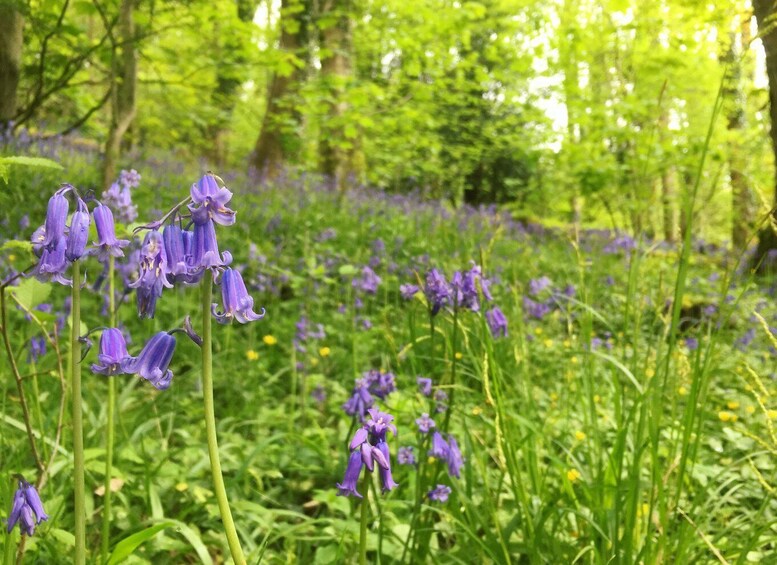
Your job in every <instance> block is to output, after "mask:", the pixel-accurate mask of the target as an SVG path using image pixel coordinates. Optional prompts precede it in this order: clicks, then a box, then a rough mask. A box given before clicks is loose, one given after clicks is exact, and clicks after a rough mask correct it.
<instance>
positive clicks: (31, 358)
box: [27, 336, 46, 363]
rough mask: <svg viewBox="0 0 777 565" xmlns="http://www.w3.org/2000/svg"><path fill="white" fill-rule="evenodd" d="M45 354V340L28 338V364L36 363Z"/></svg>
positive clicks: (40, 337)
mask: <svg viewBox="0 0 777 565" xmlns="http://www.w3.org/2000/svg"><path fill="white" fill-rule="evenodd" d="M45 354H46V338H45V337H43V336H38V337H32V338H30V351H29V353H28V354H27V362H28V363H36V362H37V361H38V359H40V358H41V357H43V356H44V355H45Z"/></svg>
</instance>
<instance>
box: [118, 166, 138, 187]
mask: <svg viewBox="0 0 777 565" xmlns="http://www.w3.org/2000/svg"><path fill="white" fill-rule="evenodd" d="M140 179H141V176H140V173H138V172H137V171H136V170H135V169H130V170H129V171H127V170H122V171H121V173H119V182H120V183H121V184H122V186H125V187H126V188H137V187H139V186H140Z"/></svg>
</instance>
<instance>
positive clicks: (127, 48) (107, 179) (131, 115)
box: [103, 0, 138, 188]
mask: <svg viewBox="0 0 777 565" xmlns="http://www.w3.org/2000/svg"><path fill="white" fill-rule="evenodd" d="M133 9H134V1H133V0H122V2H121V6H120V8H119V10H120V12H119V41H116V39H113V57H112V58H113V63H112V71H111V74H112V80H113V92H112V103H111V126H110V130H109V131H108V140H107V141H106V142H105V156H104V159H103V187H104V188H108V187H109V186H110V185H111V183H113V182H114V181H115V180H116V168H117V162H118V160H119V156H120V155H121V142H122V139H123V138H124V134H125V133H127V130H128V129H129V127H130V125H131V124H132V120H134V119H135V114H136V113H137V105H136V92H137V75H138V69H137V53H136V51H135V48H136V45H135V43H136V38H135V22H134V19H133Z"/></svg>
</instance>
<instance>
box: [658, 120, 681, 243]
mask: <svg viewBox="0 0 777 565" xmlns="http://www.w3.org/2000/svg"><path fill="white" fill-rule="evenodd" d="M668 123H669V116H668V115H667V110H666V108H661V114H660V115H659V118H658V135H659V140H660V143H661V145H662V146H666V143H667V142H666V131H667V125H668ZM667 153H668V152H667ZM660 182H661V207H662V211H663V222H662V223H663V230H662V231H663V234H664V240H666V241H668V242H670V243H671V242H674V241H676V239H677V235H678V233H679V230H680V209H679V207H678V205H677V171H676V169H675V167H674V165H673V164H672V163H671V162H664V163H662V164H661V175H660Z"/></svg>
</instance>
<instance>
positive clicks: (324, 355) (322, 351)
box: [318, 347, 332, 357]
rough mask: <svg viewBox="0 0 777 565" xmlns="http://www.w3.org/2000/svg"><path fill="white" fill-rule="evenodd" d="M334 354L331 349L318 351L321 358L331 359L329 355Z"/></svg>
mask: <svg viewBox="0 0 777 565" xmlns="http://www.w3.org/2000/svg"><path fill="white" fill-rule="evenodd" d="M331 352H332V350H331V349H329V348H328V347H322V348H321V349H319V350H318V354H319V355H321V357H329V354H330V353H331Z"/></svg>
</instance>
